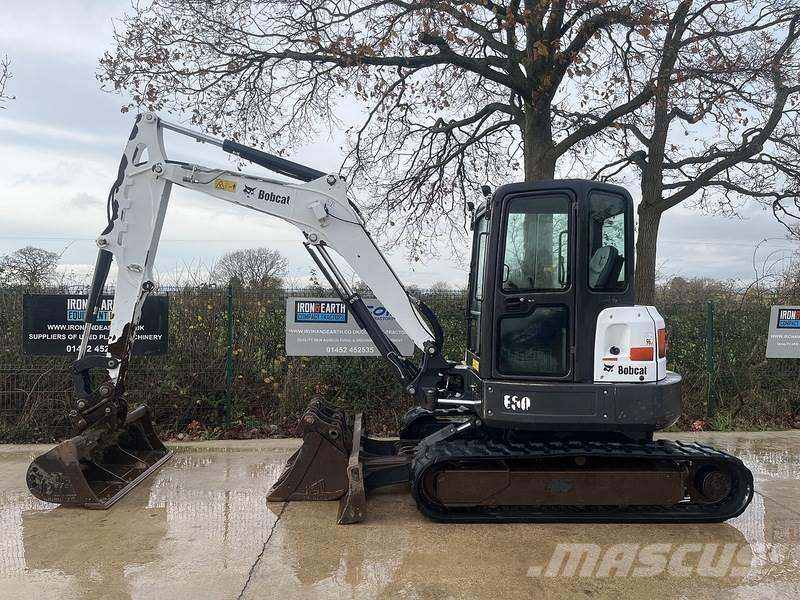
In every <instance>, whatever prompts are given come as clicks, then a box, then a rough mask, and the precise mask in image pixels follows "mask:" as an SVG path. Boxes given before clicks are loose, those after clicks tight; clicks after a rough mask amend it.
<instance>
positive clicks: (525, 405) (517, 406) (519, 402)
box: [503, 394, 531, 410]
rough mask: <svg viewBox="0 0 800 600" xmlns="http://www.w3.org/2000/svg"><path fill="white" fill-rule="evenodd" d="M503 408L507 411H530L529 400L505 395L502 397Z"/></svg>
mask: <svg viewBox="0 0 800 600" xmlns="http://www.w3.org/2000/svg"><path fill="white" fill-rule="evenodd" d="M503 406H505V407H506V408H507V409H508V410H530V408H531V399H530V398H529V397H528V396H522V397H520V396H516V395H514V396H511V395H509V394H506V395H505V396H503Z"/></svg>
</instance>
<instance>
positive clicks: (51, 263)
mask: <svg viewBox="0 0 800 600" xmlns="http://www.w3.org/2000/svg"><path fill="white" fill-rule="evenodd" d="M60 259H61V255H60V254H58V253H57V252H50V251H48V250H44V249H42V248H36V247H34V246H25V247H24V248H20V249H19V250H17V251H15V252H12V253H11V254H9V255H7V256H3V257H0V284H2V285H7V286H22V287H29V288H42V287H45V286H47V285H49V284H52V283H54V282H55V278H56V268H57V267H58V261H59V260H60Z"/></svg>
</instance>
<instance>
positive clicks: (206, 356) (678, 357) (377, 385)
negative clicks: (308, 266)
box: [0, 287, 800, 442]
mask: <svg viewBox="0 0 800 600" xmlns="http://www.w3.org/2000/svg"><path fill="white" fill-rule="evenodd" d="M230 289H231V296H230V297H229V291H228V288H225V287H221V288H219V287H187V288H180V289H160V290H158V293H160V294H166V295H167V296H168V297H169V313H170V314H169V352H168V353H167V354H165V355H162V356H151V357H135V358H134V359H133V360H132V362H131V369H130V371H129V376H128V384H127V389H128V397H129V401H130V402H131V403H132V404H138V403H147V404H148V405H149V406H150V407H151V409H152V411H153V416H154V420H155V424H156V427H157V429H158V430H159V431H160V432H161V433H162V434H169V433H177V432H184V431H187V430H188V431H189V432H192V431H194V430H197V431H204V432H209V431H212V432H214V431H215V432H216V433H217V434H218V435H223V434H225V432H226V431H227V433H228V434H231V432H233V434H234V435H236V434H242V435H279V434H281V433H285V432H287V431H289V430H290V426H292V425H293V424H294V422H295V419H296V415H297V414H298V413H299V412H300V411H301V410H302V409H303V408H304V407H305V405H306V403H307V402H308V400H309V399H310V398H311V397H312V396H314V395H316V394H323V395H325V396H326V397H328V398H329V399H331V400H334V401H336V402H337V403H338V404H339V405H341V406H342V407H343V408H345V409H346V410H348V411H365V412H368V413H369V414H370V417H371V426H372V428H373V429H376V428H377V429H378V430H379V431H380V430H381V429H383V430H384V431H391V430H392V429H393V428H394V427H395V426H396V424H397V423H398V421H399V418H400V417H401V416H402V414H403V413H404V412H405V410H406V409H407V408H408V407H409V400H408V398H407V397H406V396H405V394H404V393H403V392H402V390H401V389H400V387H399V386H398V385H397V384H396V382H395V379H394V376H393V374H392V372H391V371H390V367H389V366H387V365H386V364H385V361H383V360H381V359H380V358H379V357H332V356H330V357H293V356H289V357H287V356H286V354H285V351H284V341H285V340H284V337H285V318H286V314H285V313H286V298H287V297H289V296H303V297H311V296H317V297H321V296H326V295H332V294H330V292H329V291H326V290H322V289H319V288H304V289H288V290H287V289H236V288H230ZM85 291H86V290H81V289H69V290H65V289H61V290H49V292H53V293H66V292H70V293H85ZM38 292H39V293H41V291H38ZM23 294H24V290H17V289H5V290H0V334H2V337H0V441H6V442H7V441H45V440H46V441H51V440H54V439H58V438H63V437H66V436H68V435H69V434H70V433H71V430H72V429H71V423H70V422H69V420H68V418H67V414H68V412H69V410H70V409H71V408H72V407H71V405H70V403H71V398H72V389H71V387H72V386H71V381H70V376H69V368H70V363H71V362H72V360H73V357H70V356H63V357H41V356H27V355H25V354H23V352H22V298H23ZM418 295H419V296H420V297H421V299H422V300H423V301H425V302H426V303H427V304H428V305H429V306H431V308H432V309H433V310H434V312H435V313H436V314H437V316H438V317H439V319H440V321H441V322H442V326H443V329H444V331H445V336H446V348H445V354H446V355H447V356H448V357H449V358H453V359H458V358H461V357H463V352H464V342H465V337H466V336H465V323H464V312H465V301H466V295H465V293H464V292H462V291H438V292H431V291H423V292H420V293H419V294H418ZM715 306H716V326H715V329H714V330H713V331H712V339H713V341H714V343H713V347H712V349H711V350H712V356H713V361H712V364H709V363H708V360H707V358H708V357H707V352H706V350H707V346H706V337H707V336H706V333H707V331H706V327H707V322H706V303H705V301H698V302H670V303H665V304H664V305H662V306H659V309H660V310H661V312H662V314H663V315H664V317H665V319H666V321H667V328H668V339H669V351H668V360H669V367H670V368H671V369H673V370H676V371H678V372H680V373H681V374H682V375H683V376H684V388H683V394H684V399H683V407H684V413H685V418H684V424H686V422H689V421H692V420H694V419H698V418H701V417H703V416H705V415H706V408H707V407H706V404H707V402H708V398H709V391H711V395H712V396H713V398H712V399H713V403H714V404H715V405H716V413H717V415H716V417H715V419H716V420H717V421H718V423H717V424H718V425H720V426H726V421H725V420H726V419H728V420H730V423H727V425H728V426H730V425H732V423H733V421H734V420H738V421H739V422H740V423H742V424H744V426H750V427H763V426H774V425H776V424H778V425H781V424H791V423H792V422H793V421H794V420H796V419H797V418H798V415H800V361H797V360H790V359H779V360H767V359H765V358H764V352H765V345H766V337H767V321H768V317H769V306H770V301H768V300H765V299H763V298H753V299H748V300H747V301H743V300H741V299H735V298H731V299H725V300H717V301H716V302H715Z"/></svg>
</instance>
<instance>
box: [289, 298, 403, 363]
mask: <svg viewBox="0 0 800 600" xmlns="http://www.w3.org/2000/svg"><path fill="white" fill-rule="evenodd" d="M364 304H366V305H367V308H368V309H369V310H370V312H371V313H372V316H373V317H375V321H377V323H378V325H379V326H380V328H381V329H383V331H384V332H385V333H386V335H387V336H388V337H389V339H390V340H392V341H393V342H394V344H395V346H397V349H398V350H399V351H400V354H402V355H403V356H411V355H412V354H413V353H414V342H413V341H411V338H410V337H408V335H406V333H405V331H403V329H402V328H401V327H400V326H399V325H398V324H397V322H396V321H395V320H394V317H393V316H392V315H390V314H389V311H388V310H386V309H385V308H384V307H383V305H382V304H381V303H380V302H378V301H377V300H376V299H375V298H364ZM286 355H287V356H378V355H380V352H378V350H377V349H376V348H375V344H373V343H372V340H371V339H369V336H368V335H367V332H366V331H364V330H363V329H361V328H360V327H359V326H358V323H356V320H355V319H354V318H353V315H351V314H350V313H349V312H348V310H347V305H346V304H345V303H344V302H342V301H341V300H340V299H339V298H297V297H291V298H287V299H286Z"/></svg>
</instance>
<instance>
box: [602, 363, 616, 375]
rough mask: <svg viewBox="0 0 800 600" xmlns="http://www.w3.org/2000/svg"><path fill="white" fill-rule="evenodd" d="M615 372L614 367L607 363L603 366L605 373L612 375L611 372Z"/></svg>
mask: <svg viewBox="0 0 800 600" xmlns="http://www.w3.org/2000/svg"><path fill="white" fill-rule="evenodd" d="M613 370H614V365H607V364H605V363H604V364H603V371H604V372H606V373H611V371H613Z"/></svg>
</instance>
